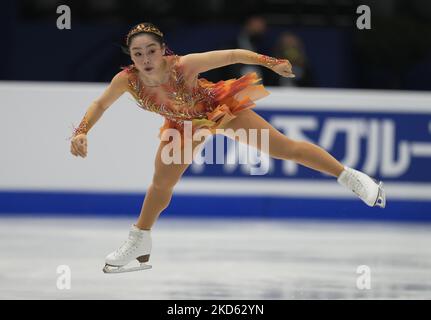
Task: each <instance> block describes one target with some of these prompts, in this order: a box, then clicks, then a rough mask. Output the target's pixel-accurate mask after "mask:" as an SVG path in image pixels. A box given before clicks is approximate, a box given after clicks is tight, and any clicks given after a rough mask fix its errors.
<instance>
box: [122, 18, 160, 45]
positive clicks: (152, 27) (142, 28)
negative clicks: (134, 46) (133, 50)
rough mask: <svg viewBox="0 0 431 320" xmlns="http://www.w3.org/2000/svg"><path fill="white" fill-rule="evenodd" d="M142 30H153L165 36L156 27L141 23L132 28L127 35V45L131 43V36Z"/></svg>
mask: <svg viewBox="0 0 431 320" xmlns="http://www.w3.org/2000/svg"><path fill="white" fill-rule="evenodd" d="M141 32H151V33H154V34H156V35H158V36H159V37H163V33H162V32H161V31H160V30H159V29H157V28H156V27H154V26H148V25H145V23H140V24H138V25H137V26H136V27H134V28H133V29H132V30H130V32H129V34H128V35H127V38H126V43H127V45H129V39H130V37H131V36H133V35H135V34H137V33H141Z"/></svg>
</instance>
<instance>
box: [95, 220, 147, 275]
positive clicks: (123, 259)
mask: <svg viewBox="0 0 431 320" xmlns="http://www.w3.org/2000/svg"><path fill="white" fill-rule="evenodd" d="M150 254H151V231H150V230H141V229H139V228H137V227H136V226H134V225H133V226H132V228H131V230H130V232H129V238H128V239H127V241H126V242H125V243H123V245H122V246H121V247H120V248H118V249H117V250H115V251H114V252H111V253H110V254H108V255H107V256H106V258H105V263H106V264H105V267H104V268H103V272H104V273H123V272H131V271H139V270H145V269H151V266H150V265H148V264H146V262H148V260H149V259H150ZM135 259H136V260H138V262H139V265H138V266H135V267H133V266H132V267H128V266H126V265H128V264H129V263H130V262H132V261H133V260H135Z"/></svg>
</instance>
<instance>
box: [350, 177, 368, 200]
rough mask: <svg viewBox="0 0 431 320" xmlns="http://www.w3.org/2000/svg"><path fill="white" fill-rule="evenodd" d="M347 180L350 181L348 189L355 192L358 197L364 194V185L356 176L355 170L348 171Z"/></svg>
mask: <svg viewBox="0 0 431 320" xmlns="http://www.w3.org/2000/svg"><path fill="white" fill-rule="evenodd" d="M348 174H349V182H350V189H352V191H353V192H354V193H356V194H357V195H358V196H360V197H365V196H366V193H367V192H366V189H365V187H364V184H363V183H362V182H361V180H360V179H359V178H358V176H357V174H356V172H355V171H349V172H348Z"/></svg>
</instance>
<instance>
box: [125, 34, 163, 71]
mask: <svg viewBox="0 0 431 320" xmlns="http://www.w3.org/2000/svg"><path fill="white" fill-rule="evenodd" d="M129 48H130V57H131V58H132V61H133V63H134V64H135V66H136V67H137V68H138V69H139V70H140V71H142V72H144V73H145V74H147V75H152V74H155V73H157V71H158V70H159V69H160V67H161V66H162V63H163V55H164V54H165V45H164V44H162V45H161V44H160V43H159V42H157V41H156V40H155V39H154V37H152V36H151V35H147V34H139V35H137V36H135V37H133V39H132V41H131V42H130V47H129Z"/></svg>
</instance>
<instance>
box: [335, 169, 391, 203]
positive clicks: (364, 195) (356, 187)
mask: <svg viewBox="0 0 431 320" xmlns="http://www.w3.org/2000/svg"><path fill="white" fill-rule="evenodd" d="M337 182H338V183H339V184H341V185H342V186H343V187H346V188H347V189H349V190H351V191H353V192H354V193H355V194H356V195H357V196H358V197H359V198H361V200H362V201H364V202H365V203H366V204H367V205H368V206H370V207H374V206H377V207H380V208H384V207H385V206H386V195H385V190H384V189H383V182H381V181H377V180H376V179H373V178H371V177H369V176H368V175H366V174H365V173H363V172H360V171H358V170H355V169H352V168H349V167H344V170H343V172H342V173H341V174H340V176H339V177H338V179H337Z"/></svg>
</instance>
